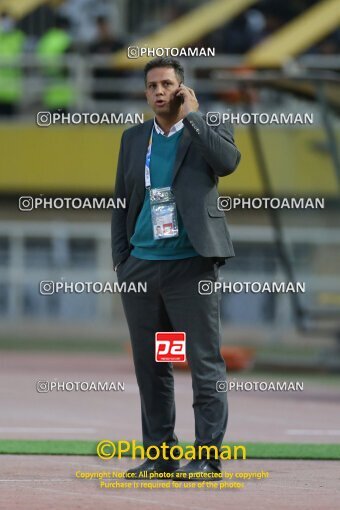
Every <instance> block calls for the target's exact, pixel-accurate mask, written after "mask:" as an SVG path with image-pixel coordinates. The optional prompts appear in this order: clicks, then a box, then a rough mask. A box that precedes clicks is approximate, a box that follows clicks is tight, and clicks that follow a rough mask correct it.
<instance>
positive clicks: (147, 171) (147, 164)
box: [145, 128, 154, 190]
mask: <svg viewBox="0 0 340 510" xmlns="http://www.w3.org/2000/svg"><path fill="white" fill-rule="evenodd" d="M153 130H154V128H152V131H151V135H150V138H149V145H148V150H147V151H146V157H145V187H146V189H147V190H150V188H151V176H150V161H151V149H152V136H153Z"/></svg>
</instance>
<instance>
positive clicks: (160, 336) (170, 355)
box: [155, 331, 186, 362]
mask: <svg viewBox="0 0 340 510" xmlns="http://www.w3.org/2000/svg"><path fill="white" fill-rule="evenodd" d="M185 342H186V334H185V333H184V332H183V331H182V332H174V331H168V332H165V331H163V332H160V331H158V332H157V333H156V335H155V359H156V361H158V362H169V361H170V362H172V361H176V362H184V361H186V354H185Z"/></svg>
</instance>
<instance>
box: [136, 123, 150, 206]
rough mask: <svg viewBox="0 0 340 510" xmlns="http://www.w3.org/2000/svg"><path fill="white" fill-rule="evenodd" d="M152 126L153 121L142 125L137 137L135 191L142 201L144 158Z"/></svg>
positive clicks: (143, 191)
mask: <svg viewBox="0 0 340 510" xmlns="http://www.w3.org/2000/svg"><path fill="white" fill-rule="evenodd" d="M152 126H153V119H152V120H149V121H147V122H145V123H144V124H143V129H142V132H141V133H140V135H138V142H139V143H138V149H137V150H138V154H136V156H135V158H136V191H137V193H138V195H139V197H140V199H141V200H142V201H144V196H145V157H146V151H147V149H148V144H149V139H150V135H151V130H152Z"/></svg>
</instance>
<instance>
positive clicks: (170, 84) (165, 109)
mask: <svg viewBox="0 0 340 510" xmlns="http://www.w3.org/2000/svg"><path fill="white" fill-rule="evenodd" d="M179 86H180V82H179V81H178V78H177V76H176V73H175V70H174V69H173V68H172V67H155V68H154V69H151V70H150V71H149V72H148V74H147V77H146V90H145V95H146V98H147V100H148V103H149V105H150V106H151V108H152V109H153V111H154V112H155V114H156V115H157V114H158V115H173V114H176V113H177V112H178V110H179V108H180V106H181V99H180V98H179V97H176V96H175V93H176V92H177V90H178V87H179Z"/></svg>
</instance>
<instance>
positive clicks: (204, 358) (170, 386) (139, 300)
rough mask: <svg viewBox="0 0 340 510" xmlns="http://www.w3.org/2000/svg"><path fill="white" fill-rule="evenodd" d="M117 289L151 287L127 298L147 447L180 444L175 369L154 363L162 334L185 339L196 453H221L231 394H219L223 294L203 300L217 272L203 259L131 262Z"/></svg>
mask: <svg viewBox="0 0 340 510" xmlns="http://www.w3.org/2000/svg"><path fill="white" fill-rule="evenodd" d="M117 273H118V274H117V277H118V281H119V283H122V282H123V281H126V282H127V287H128V284H129V283H130V282H147V292H146V293H132V292H129V293H122V294H121V296H122V301H123V307H124V311H125V315H126V319H127V322H128V326H129V331H130V336H131V342H132V351H133V359H134V365H135V371H136V377H137V382H138V386H139V392H140V398H141V408H142V430H143V443H144V447H145V448H147V447H148V446H151V445H156V446H159V445H161V444H162V443H163V442H165V443H166V444H168V445H169V446H172V445H175V444H177V437H176V435H175V433H174V428H175V401H174V380H173V370H172V364H171V363H164V362H161V363H160V362H156V361H155V333H156V332H157V331H184V332H186V353H187V360H188V362H189V365H190V369H191V376H192V388H193V408H194V416H195V437H196V441H195V446H201V445H214V446H217V447H218V448H219V447H220V446H221V443H222V440H223V436H224V434H225V430H226V426H227V419H228V407H227V395H226V393H219V392H217V391H216V383H217V381H220V380H222V381H225V380H226V367H225V363H224V360H223V358H222V356H221V353H220V343H221V338H220V315H219V301H220V296H219V294H216V293H212V294H209V295H201V294H199V292H198V282H199V281H200V280H210V281H216V280H217V279H218V267H217V265H216V264H215V263H214V260H213V259H211V258H204V257H201V256H198V257H191V258H187V259H181V260H152V261H150V260H141V259H137V258H135V257H133V256H132V255H130V257H129V258H128V259H127V260H126V261H125V262H123V263H122V264H121V265H120V266H119V267H118V270H117Z"/></svg>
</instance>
